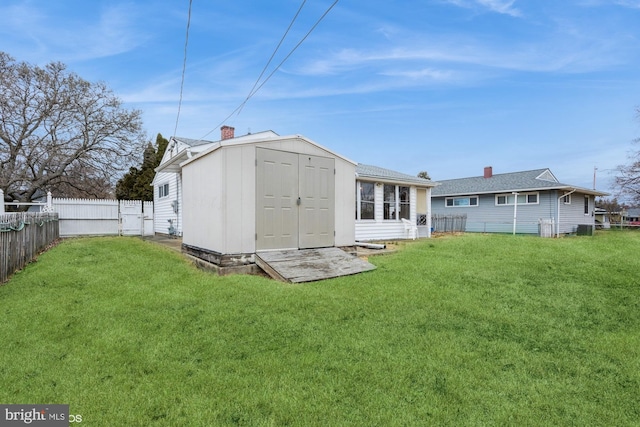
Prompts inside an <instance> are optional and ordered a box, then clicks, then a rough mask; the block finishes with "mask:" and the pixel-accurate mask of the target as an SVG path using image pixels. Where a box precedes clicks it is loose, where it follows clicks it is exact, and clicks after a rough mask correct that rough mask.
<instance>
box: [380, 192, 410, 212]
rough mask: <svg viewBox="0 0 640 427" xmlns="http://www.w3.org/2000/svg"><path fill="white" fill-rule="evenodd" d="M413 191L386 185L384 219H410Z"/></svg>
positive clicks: (383, 203)
mask: <svg viewBox="0 0 640 427" xmlns="http://www.w3.org/2000/svg"><path fill="white" fill-rule="evenodd" d="M410 208H411V191H410V188H409V187H404V186H401V185H391V184H384V189H383V201H382V209H383V212H384V219H401V218H405V219H409V217H410V214H411V212H410Z"/></svg>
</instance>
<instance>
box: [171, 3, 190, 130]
mask: <svg viewBox="0 0 640 427" xmlns="http://www.w3.org/2000/svg"><path fill="white" fill-rule="evenodd" d="M192 3H193V0H189V14H188V15H187V34H186V36H185V40H184V59H183V60H182V79H181V81H180V99H179V101H178V114H177V115H176V126H175V127H174V128H173V137H174V138H175V136H176V132H178V121H179V120H180V109H181V108H182V91H183V90H184V75H185V70H186V69H187V47H188V46H189V27H190V26H191V5H192Z"/></svg>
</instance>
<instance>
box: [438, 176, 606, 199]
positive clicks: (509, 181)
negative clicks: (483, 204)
mask: <svg viewBox="0 0 640 427" xmlns="http://www.w3.org/2000/svg"><path fill="white" fill-rule="evenodd" d="M439 183H440V185H439V186H437V187H436V188H434V189H433V193H432V195H433V196H434V197H438V196H440V197H442V196H455V195H469V194H487V193H509V192H512V191H538V190H553V189H567V190H570V189H577V190H580V191H581V192H583V193H587V194H593V195H596V196H601V195H606V194H607V193H602V192H599V191H595V190H589V189H586V188H581V187H576V186H575V185H569V184H563V183H561V182H559V181H558V180H557V179H556V177H555V176H554V175H553V174H552V173H551V171H550V170H549V169H534V170H530V171H523V172H511V173H502V174H494V175H493V176H491V177H490V178H485V177H484V176H474V177H470V178H460V179H449V180H443V181H439Z"/></svg>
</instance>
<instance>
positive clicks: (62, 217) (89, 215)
mask: <svg viewBox="0 0 640 427" xmlns="http://www.w3.org/2000/svg"><path fill="white" fill-rule="evenodd" d="M53 211H54V212H57V213H58V221H59V222H60V236H61V237H68V236H87V235H101V236H106V235H124V236H149V235H153V202H142V201H140V200H104V199H98V200H92V199H57V198H54V199H53Z"/></svg>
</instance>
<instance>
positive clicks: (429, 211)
mask: <svg viewBox="0 0 640 427" xmlns="http://www.w3.org/2000/svg"><path fill="white" fill-rule="evenodd" d="M426 203H427V238H430V237H431V187H427V200H426Z"/></svg>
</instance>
